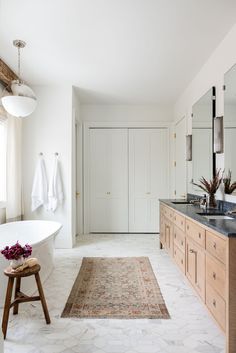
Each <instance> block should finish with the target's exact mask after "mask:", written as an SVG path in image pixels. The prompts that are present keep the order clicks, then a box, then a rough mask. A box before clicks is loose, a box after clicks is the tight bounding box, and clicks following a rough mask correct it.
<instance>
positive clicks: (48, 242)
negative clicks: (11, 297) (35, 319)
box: [0, 220, 62, 306]
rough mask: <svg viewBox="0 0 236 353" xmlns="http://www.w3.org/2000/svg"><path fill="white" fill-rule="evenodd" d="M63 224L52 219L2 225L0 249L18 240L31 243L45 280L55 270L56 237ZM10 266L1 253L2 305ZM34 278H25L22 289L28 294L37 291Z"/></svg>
mask: <svg viewBox="0 0 236 353" xmlns="http://www.w3.org/2000/svg"><path fill="white" fill-rule="evenodd" d="M61 227H62V225H61V224H60V223H58V222H51V221H37V220H32V221H20V222H11V223H5V224H1V225H0V249H3V248H4V247H5V246H6V245H9V246H11V245H14V244H15V243H16V242H17V241H19V243H20V244H21V245H25V244H29V245H31V246H32V248H33V252H32V255H31V256H32V257H37V259H38V260H39V263H40V265H41V271H40V277H41V281H42V282H44V281H45V280H46V279H47V278H48V276H49V275H50V273H51V272H52V270H53V266H54V256H53V249H54V238H55V236H56V235H57V234H58V233H59V231H60V229H61ZM7 266H9V262H8V261H7V260H6V259H5V258H4V257H3V255H2V254H0V306H3V305H4V300H5V293H6V285H7V277H6V276H4V274H3V270H4V269H5V268H6V267H7ZM35 290H36V286H35V280H34V278H24V279H23V281H22V291H25V292H26V294H27V293H29V294H33V292H35Z"/></svg>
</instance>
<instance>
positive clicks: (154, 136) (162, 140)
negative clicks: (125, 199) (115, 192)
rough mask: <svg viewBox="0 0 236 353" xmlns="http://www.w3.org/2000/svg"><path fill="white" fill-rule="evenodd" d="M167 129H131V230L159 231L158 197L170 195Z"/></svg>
mask: <svg viewBox="0 0 236 353" xmlns="http://www.w3.org/2000/svg"><path fill="white" fill-rule="evenodd" d="M168 154H169V153H168V131H167V129H130V130H129V231H130V232H145V233H149V232H150V233H155V232H159V217H158V214H159V202H158V200H159V198H165V197H167V196H168V177H169V176H168V169H169V168H168Z"/></svg>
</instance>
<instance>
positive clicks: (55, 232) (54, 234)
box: [0, 219, 63, 247]
mask: <svg viewBox="0 0 236 353" xmlns="http://www.w3.org/2000/svg"><path fill="white" fill-rule="evenodd" d="M37 222H43V223H44V222H45V223H54V224H55V225H56V224H57V225H58V228H57V229H56V230H55V231H54V232H53V233H50V234H49V235H47V236H45V237H44V238H43V239H42V240H40V241H36V242H30V241H29V242H27V243H26V244H29V245H30V246H34V247H35V246H39V245H41V244H43V243H45V242H46V241H48V240H49V239H51V238H53V237H55V236H56V235H57V234H58V233H59V232H60V230H61V228H62V227H63V225H62V224H61V223H60V222H57V221H47V220H41V219H27V220H23V221H15V222H9V223H3V224H0V229H1V226H7V225H8V226H9V225H10V224H19V223H37Z"/></svg>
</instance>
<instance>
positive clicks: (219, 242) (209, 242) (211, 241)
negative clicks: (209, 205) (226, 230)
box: [206, 231, 226, 264]
mask: <svg viewBox="0 0 236 353" xmlns="http://www.w3.org/2000/svg"><path fill="white" fill-rule="evenodd" d="M206 250H207V252H209V253H210V254H211V255H213V256H215V257H216V258H217V259H218V260H220V261H221V262H222V263H223V264H225V263H226V240H225V239H223V238H221V237H220V236H218V235H216V234H214V233H212V232H209V231H207V232H206Z"/></svg>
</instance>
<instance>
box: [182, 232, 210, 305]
mask: <svg viewBox="0 0 236 353" xmlns="http://www.w3.org/2000/svg"><path fill="white" fill-rule="evenodd" d="M186 276H187V277H188V279H189V281H190V282H191V283H192V285H193V286H194V288H195V290H196V291H197V292H198V294H199V296H200V297H201V299H202V300H203V301H204V302H205V252H204V250H202V249H201V248H200V247H199V246H198V245H197V244H195V243H194V242H193V241H191V240H189V239H188V238H187V241H186Z"/></svg>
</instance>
